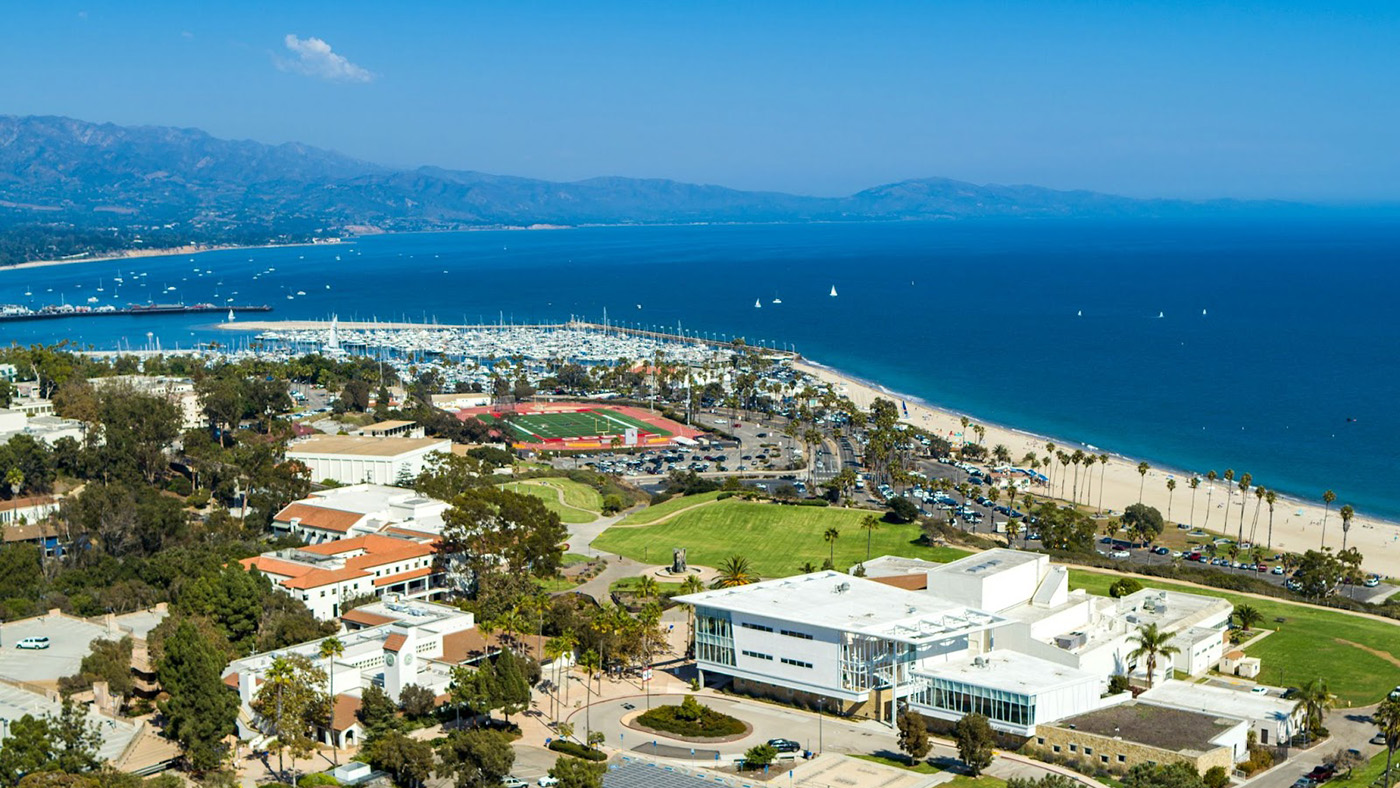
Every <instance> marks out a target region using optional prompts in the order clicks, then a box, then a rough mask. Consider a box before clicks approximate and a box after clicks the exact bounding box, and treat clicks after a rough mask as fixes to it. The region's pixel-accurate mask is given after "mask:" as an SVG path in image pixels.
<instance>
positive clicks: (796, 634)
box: [770, 629, 812, 640]
mask: <svg viewBox="0 0 1400 788" xmlns="http://www.w3.org/2000/svg"><path fill="white" fill-rule="evenodd" d="M770 631H771V630H770ZM782 633H783V634H784V635H787V636H788V637H790V638H802V639H803V640H811V639H812V636H811V635H809V634H807V633H806V632H794V631H792V630H791V629H784V630H782Z"/></svg>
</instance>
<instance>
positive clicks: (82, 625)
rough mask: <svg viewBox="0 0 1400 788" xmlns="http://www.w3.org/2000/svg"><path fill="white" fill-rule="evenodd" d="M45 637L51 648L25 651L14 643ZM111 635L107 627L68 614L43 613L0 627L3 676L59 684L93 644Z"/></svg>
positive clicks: (0, 664)
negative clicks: (30, 638)
mask: <svg viewBox="0 0 1400 788" xmlns="http://www.w3.org/2000/svg"><path fill="white" fill-rule="evenodd" d="M39 636H46V637H48V638H49V647H48V648H47V649H42V650H33V651H31V650H23V649H18V648H15V644H16V643H18V642H19V641H21V640H23V639H24V638H27V637H39ZM107 637H110V636H109V635H108V634H107V629H106V627H102V626H99V625H97V624H92V623H89V622H87V621H83V620H81V619H76V618H70V617H68V616H41V617H39V618H27V619H24V620H23V621H13V622H9V623H6V624H4V625H2V626H0V676H4V677H5V678H8V679H13V680H15V681H23V682H28V683H30V684H39V685H43V686H52V685H56V684H57V682H58V680H59V679H60V678H62V677H63V676H70V675H72V674H74V673H77V672H78V666H79V664H80V663H81V662H82V661H83V657H85V656H87V654H88V650H89V647H90V644H91V643H92V641H94V640H97V639H98V638H107Z"/></svg>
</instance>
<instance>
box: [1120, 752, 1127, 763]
mask: <svg viewBox="0 0 1400 788" xmlns="http://www.w3.org/2000/svg"><path fill="white" fill-rule="evenodd" d="M1118 762H1119V763H1127V762H1128V756H1126V755H1123V754H1121V753H1120V754H1119V755H1118Z"/></svg>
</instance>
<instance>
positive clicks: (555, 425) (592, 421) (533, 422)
mask: <svg viewBox="0 0 1400 788" xmlns="http://www.w3.org/2000/svg"><path fill="white" fill-rule="evenodd" d="M477 418H479V419H480V420H482V421H484V422H486V423H487V424H493V423H496V422H499V421H501V419H498V418H496V417H495V416H493V415H491V414H489V413H483V414H481V415H480V416H478V417H477ZM506 421H507V423H508V424H510V427H511V429H512V430H513V431H514V432H515V435H516V437H517V438H519V439H520V440H526V441H530V440H539V439H544V440H548V439H551V438H591V437H593V436H595V435H621V434H623V433H624V432H626V431H627V430H628V429H630V428H633V427H635V428H637V429H638V430H639V431H641V432H644V433H649V434H651V435H661V436H669V435H671V434H672V433H671V432H670V431H669V430H665V429H662V428H660V427H657V426H655V425H652V424H646V423H644V422H642V421H641V420H640V419H635V418H633V417H631V416H628V415H627V414H625V413H619V412H617V411H615V410H611V409H609V408H591V409H589V410H585V411H579V412H577V413H521V414H517V415H516V416H515V417H514V418H511V419H508V420H506Z"/></svg>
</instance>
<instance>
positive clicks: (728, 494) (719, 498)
mask: <svg viewBox="0 0 1400 788" xmlns="http://www.w3.org/2000/svg"><path fill="white" fill-rule="evenodd" d="M733 497H734V491H733V490H729V491H726V492H722V493H720V494H719V495H716V496H715V500H716V501H727V500H729V499H730V498H733Z"/></svg>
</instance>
